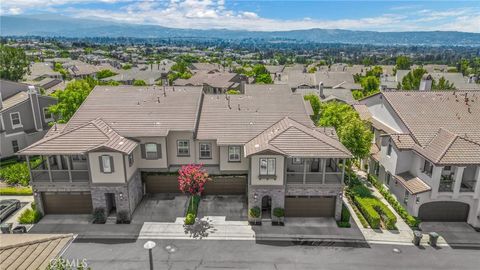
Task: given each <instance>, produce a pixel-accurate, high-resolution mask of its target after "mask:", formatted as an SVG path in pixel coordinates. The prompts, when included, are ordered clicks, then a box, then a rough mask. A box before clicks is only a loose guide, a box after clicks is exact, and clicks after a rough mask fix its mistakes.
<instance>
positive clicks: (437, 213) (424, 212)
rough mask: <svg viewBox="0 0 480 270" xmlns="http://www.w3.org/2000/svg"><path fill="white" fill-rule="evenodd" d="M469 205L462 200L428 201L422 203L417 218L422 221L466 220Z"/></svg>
mask: <svg viewBox="0 0 480 270" xmlns="http://www.w3.org/2000/svg"><path fill="white" fill-rule="evenodd" d="M469 210H470V206H469V205H468V204H466V203H462V202H429V203H425V204H422V205H421V206H420V209H419V210H418V218H419V219H420V220H422V221H467V218H468V211H469Z"/></svg>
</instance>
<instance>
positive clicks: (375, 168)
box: [373, 162, 380, 177]
mask: <svg viewBox="0 0 480 270" xmlns="http://www.w3.org/2000/svg"><path fill="white" fill-rule="evenodd" d="M379 172H380V164H379V163H378V162H375V165H374V167H373V173H374V174H375V175H376V176H377V177H378V174H379Z"/></svg>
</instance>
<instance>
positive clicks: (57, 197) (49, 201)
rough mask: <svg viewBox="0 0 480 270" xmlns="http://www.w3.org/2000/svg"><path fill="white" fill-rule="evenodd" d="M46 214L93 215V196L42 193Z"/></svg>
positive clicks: (85, 193) (87, 194) (88, 193)
mask: <svg viewBox="0 0 480 270" xmlns="http://www.w3.org/2000/svg"><path fill="white" fill-rule="evenodd" d="M42 202H43V209H44V211H45V214H54V215H55V214H91V213H92V196H91V195H90V192H84V193H67V192H62V193H45V192H44V193H42Z"/></svg>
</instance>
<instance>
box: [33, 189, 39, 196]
mask: <svg viewBox="0 0 480 270" xmlns="http://www.w3.org/2000/svg"><path fill="white" fill-rule="evenodd" d="M37 196H38V190H36V189H35V190H34V191H33V197H37Z"/></svg>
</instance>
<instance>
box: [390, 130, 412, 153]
mask: <svg viewBox="0 0 480 270" xmlns="http://www.w3.org/2000/svg"><path fill="white" fill-rule="evenodd" d="M390 138H391V139H392V142H393V143H394V144H395V146H396V147H397V148H398V149H400V150H405V149H412V147H413V146H414V145H416V142H415V140H414V139H413V138H412V136H411V135H410V134H392V135H391V136H390Z"/></svg>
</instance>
